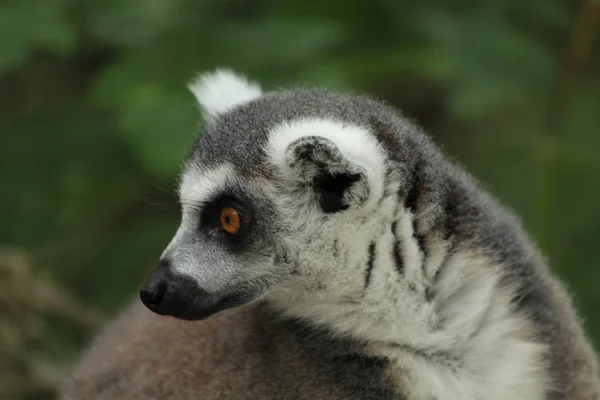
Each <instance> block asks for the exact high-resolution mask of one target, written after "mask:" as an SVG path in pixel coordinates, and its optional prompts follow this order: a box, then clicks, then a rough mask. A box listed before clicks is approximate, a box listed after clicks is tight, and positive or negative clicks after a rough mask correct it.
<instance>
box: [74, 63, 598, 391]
mask: <svg viewBox="0 0 600 400" xmlns="http://www.w3.org/2000/svg"><path fill="white" fill-rule="evenodd" d="M205 77H206V78H205V79H204V80H203V81H202V82H203V83H202V84H201V85H200V86H195V87H196V88H197V87H203V88H213V89H214V90H213V89H211V90H209V91H207V93H208V92H210V93H221V89H222V90H223V91H222V92H223V94H224V95H225V93H226V92H227V90H225V89H226V88H227V87H230V86H231V85H230V83H232V82H235V84H234V85H233V86H237V89H238V90H236V95H235V96H231V97H227V99H226V100H225V97H224V98H220V97H218V96H217V97H215V96H212V95H211V96H206V95H205V93H204V92H203V91H202V90H200V91H195V95H196V96H197V98H198V101H199V103H200V104H201V105H202V107H203V108H204V109H205V110H208V111H206V112H208V113H209V116H210V117H211V118H209V123H208V124H207V126H206V127H205V129H204V132H203V134H202V135H201V136H200V138H199V139H198V141H197V143H196V144H195V146H194V147H193V149H192V152H191V155H190V157H189V158H188V160H187V161H186V163H185V166H184V172H183V175H182V181H181V185H180V195H181V199H182V214H183V216H182V223H181V226H180V227H179V230H178V231H177V233H176V235H175V236H174V238H173V240H172V241H171V243H170V244H169V246H168V247H167V249H166V250H165V252H164V254H163V256H162V261H164V260H167V261H168V265H169V268H170V270H169V271H170V273H173V274H176V275H179V276H185V277H186V278H187V279H190V280H192V281H193V282H194V285H195V286H196V287H197V288H201V289H202V290H203V291H204V292H205V293H209V294H210V296H227V298H232V296H233V298H235V299H237V302H236V304H235V305H236V306H239V305H240V303H244V305H243V306H239V307H237V308H234V309H233V310H228V311H222V312H218V313H217V315H215V316H212V317H209V318H208V319H207V320H205V321H194V322H182V321H178V320H175V319H172V318H170V317H158V316H155V315H153V314H151V313H150V312H149V311H147V310H146V309H144V308H143V307H141V306H140V305H139V304H137V303H135V304H134V305H132V306H131V308H130V310H128V311H126V312H124V313H123V314H122V315H121V316H120V317H119V318H118V319H117V320H116V322H114V323H113V324H111V325H110V326H109V327H108V328H107V330H106V331H105V332H104V333H103V334H101V335H100V336H99V337H98V339H96V341H95V342H94V344H93V345H92V346H91V348H90V350H88V352H87V353H86V354H85V355H84V356H83V358H82V361H81V363H80V365H79V366H78V367H77V368H76V369H75V372H74V374H73V376H72V378H71V379H70V380H69V382H68V383H67V384H66V386H65V389H64V396H65V399H81V398H85V399H115V398H128V399H134V398H173V399H184V398H185V399H187V398H202V399H221V398H227V399H256V398H260V399H361V400H365V399H367V400H368V399H378V400H381V399H402V400H431V399H435V400H455V399H456V400H482V399H486V400H501V399H521V400H566V399H569V400H583V399H600V385H599V380H598V371H597V364H596V358H595V355H594V353H593V351H592V349H591V347H590V345H589V344H588V342H587V340H586V338H585V336H584V334H583V331H582V329H581V326H580V323H579V321H578V320H577V317H576V314H575V312H574V310H573V306H572V304H571V301H570V299H569V297H568V295H567V293H566V292H565V290H564V289H563V287H562V286H561V284H560V283H559V282H558V281H557V279H556V278H555V277H554V276H553V275H552V274H551V273H550V272H549V270H548V268H547V267H546V265H545V264H544V262H543V260H542V258H541V256H540V254H539V252H538V250H537V249H536V248H535V246H534V245H533V244H532V243H531V242H530V240H529V239H528V238H527V236H526V235H525V233H524V232H523V231H522V228H521V227H520V224H519V222H518V220H517V219H516V218H515V217H514V216H513V215H511V214H510V213H508V212H507V211H505V210H504V209H503V208H502V207H501V206H500V205H499V204H498V203H497V202H496V201H495V200H494V199H493V198H491V197H490V196H489V195H487V194H486V193H485V192H484V191H483V190H482V189H481V188H480V187H479V185H478V184H477V183H476V182H475V181H474V180H473V179H472V178H471V177H470V176H469V175H468V174H467V173H466V172H464V171H463V170H462V169H461V168H460V167H458V166H456V165H453V164H452V163H450V162H449V161H448V160H446V159H445V158H444V157H443V155H442V154H441V152H440V151H439V149H438V148H437V147H436V146H435V145H434V144H433V143H431V142H430V140H429V139H428V138H427V137H426V135H424V134H423V133H422V132H421V131H420V129H419V128H418V127H416V126H415V125H413V124H411V123H409V122H408V121H407V120H406V119H405V118H404V117H403V116H402V115H401V114H399V113H398V112H397V111H395V110H393V109H391V108H388V107H387V106H385V105H383V104H381V103H379V102H376V101H373V100H371V99H368V98H364V97H359V96H345V95H339V94H333V93H329V92H326V91H320V90H290V91H285V90H284V91H277V92H270V93H265V94H260V93H261V92H260V89H258V88H257V87H256V86H255V85H254V84H250V83H248V82H247V81H246V80H245V79H244V78H239V77H238V78H236V77H235V76H230V75H228V78H227V79H226V81H227V82H229V83H227V84H225V85H222V83H223V79H222V78H223V77H222V76H220V75H218V74H216V75H205ZM219 88H221V89H219ZM240 94H241V95H240ZM223 104H227V106H226V107H223ZM225 111H226V112H225ZM223 198H235V201H236V202H237V203H236V204H240V205H241V207H243V209H244V210H245V211H246V212H247V215H251V216H252V218H249V219H248V221H249V222H248V227H247V229H246V231H245V232H244V235H243V236H242V237H240V238H227V240H225V239H224V238H221V239H219V240H216V239H215V236H214V235H215V234H219V233H215V230H214V228H211V229H205V228H204V227H205V226H207V225H210V221H211V219H212V218H213V212H212V211H210V210H213V209H214V210H216V211H215V212H218V210H219V205H220V204H222V203H221V202H222V201H223V200H222V199H223ZM207 210H208V211H207ZM219 237H220V236H219ZM161 265H162V267H161ZM164 265H165V262H162V263H161V264H160V265H159V267H157V268H163V267H164ZM190 297H192V298H193V297H194V296H190ZM192 298H190V299H184V300H183V302H184V303H186V304H184V306H185V307H192V306H194V307H197V303H192V300H193V299H192ZM239 299H243V301H241V300H239ZM188 300H189V301H190V303H189V304H188V303H187V301H188ZM232 307H233V306H232Z"/></svg>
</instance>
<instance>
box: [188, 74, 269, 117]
mask: <svg viewBox="0 0 600 400" xmlns="http://www.w3.org/2000/svg"><path fill="white" fill-rule="evenodd" d="M188 88H189V89H190V91H191V92H192V93H193V94H194V96H195V97H196V100H197V101H198V104H199V105H200V107H201V108H202V111H203V113H204V118H205V119H206V120H207V121H209V122H210V121H213V120H214V119H215V118H217V117H218V116H219V115H220V114H223V113H225V112H227V111H229V110H231V109H233V108H235V107H237V106H239V105H240V104H243V103H247V102H249V101H251V100H254V99H256V98H258V97H260V96H261V95H262V90H261V88H260V86H259V85H258V84H257V83H255V82H251V81H249V80H248V79H246V77H244V76H242V75H239V74H236V73H235V72H233V71H232V70H230V69H227V68H219V69H217V70H215V71H214V72H205V73H201V74H199V75H198V76H197V77H196V78H195V79H193V80H192V81H191V82H190V84H189V85H188Z"/></svg>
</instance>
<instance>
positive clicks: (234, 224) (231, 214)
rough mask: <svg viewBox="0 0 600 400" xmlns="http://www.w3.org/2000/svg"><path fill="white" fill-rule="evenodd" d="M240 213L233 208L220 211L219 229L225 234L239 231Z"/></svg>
mask: <svg viewBox="0 0 600 400" xmlns="http://www.w3.org/2000/svg"><path fill="white" fill-rule="evenodd" d="M240 227H241V218H240V213H239V212H238V211H237V210H236V209H235V208H233V207H225V208H223V210H221V228H223V230H225V232H227V233H230V234H232V235H233V234H235V233H237V232H238V231H239V230H240Z"/></svg>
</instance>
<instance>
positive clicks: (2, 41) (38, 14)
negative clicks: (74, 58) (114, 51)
mask: <svg viewBox="0 0 600 400" xmlns="http://www.w3.org/2000/svg"><path fill="white" fill-rule="evenodd" d="M67 3H68V0H28V1H22V0H5V1H2V2H1V3H0V48H1V49H2V51H1V52H0V72H3V71H5V70H7V69H10V68H15V67H18V66H19V65H21V64H22V63H23V62H24V61H25V59H26V57H27V55H28V54H29V52H30V51H31V50H34V49H47V50H50V51H55V52H59V53H66V52H67V51H69V50H70V49H71V48H72V46H73V44H74V41H75V38H74V36H73V32H72V31H71V28H70V26H69V25H68V23H67V21H66V18H65V15H64V9H65V7H66V5H67Z"/></svg>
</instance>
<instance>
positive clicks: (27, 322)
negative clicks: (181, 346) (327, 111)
mask: <svg viewBox="0 0 600 400" xmlns="http://www.w3.org/2000/svg"><path fill="white" fill-rule="evenodd" d="M598 24H600V2H598V1H589V2H585V1H567V0H527V1H523V0H395V1H392V0H371V1H368V0H343V1H333V0H331V1H317V0H297V1H283V0H277V1H276V0H252V1H243V0H220V1H219V0H201V1H198V0H93V1H92V0H4V1H2V2H0V105H1V106H0V398H2V399H5V398H6V399H52V398H54V396H55V394H54V393H55V386H56V383H57V382H60V381H61V380H62V379H64V376H65V374H67V373H68V371H69V369H70V368H71V367H72V363H73V362H74V361H75V360H76V359H77V357H78V354H79V352H80V351H81V349H82V347H83V346H85V345H86V343H88V341H89V340H90V338H91V337H92V335H93V334H94V333H95V332H97V329H98V328H99V326H100V325H101V324H102V322H103V321H105V320H106V318H109V317H110V316H111V315H114V313H116V312H117V311H118V310H119V309H120V308H121V307H122V306H123V305H124V304H126V303H127V302H128V301H130V299H131V298H132V297H133V296H136V293H137V288H138V285H140V283H141V282H142V280H143V277H144V275H145V273H146V272H147V271H148V270H149V269H150V268H151V267H152V266H153V264H154V262H155V260H156V259H157V257H158V256H159V255H160V253H161V252H162V250H163V248H164V247H165V245H166V244H167V242H168V241H169V239H170V237H171V235H172V234H173V233H174V231H175V229H176V227H177V225H178V219H179V214H178V206H177V202H176V199H175V196H174V183H175V178H176V175H177V173H178V168H179V163H180V161H181V159H182V157H183V155H184V153H185V151H186V149H187V146H188V144H189V143H190V141H191V140H192V138H193V137H194V135H195V132H196V131H197V128H198V124H199V123H200V121H199V115H198V112H197V109H196V106H195V104H194V101H193V98H192V96H191V94H190V93H189V92H188V91H187V89H186V87H185V86H186V84H187V82H188V80H189V79H190V78H192V77H193V76H194V75H195V73H196V72H197V71H202V70H206V69H212V68H214V67H216V66H227V67H231V68H233V69H235V70H237V71H240V72H243V73H245V74H247V75H248V76H250V77H251V78H252V79H256V80H258V81H260V82H261V83H262V84H263V85H264V87H266V88H267V89H269V88H275V87H278V86H281V85H288V84H298V83H300V84H313V85H320V86H324V87H328V88H331V89H336V90H351V91H359V92H367V93H370V94H373V95H375V96H378V97H383V98H384V99H386V100H387V101H389V102H391V103H392V104H394V105H396V106H398V107H400V108H402V109H403V110H404V111H405V112H406V113H407V114H408V115H410V116H411V117H413V118H415V119H416V120H417V121H418V122H419V123H420V124H422V125H423V126H424V127H425V128H426V129H427V130H428V131H429V132H430V134H431V135H432V136H433V137H434V138H435V140H436V141H437V142H438V143H439V144H440V145H441V146H442V147H443V148H444V150H445V152H446V153H447V154H448V155H449V156H450V157H451V158H453V159H455V160H457V161H459V162H461V163H463V164H464V165H466V166H467V168H468V169H469V170H470V171H471V172H473V173H474V174H475V175H476V176H477V177H478V178H479V179H480V180H482V181H483V182H484V183H485V185H486V186H487V187H488V188H489V190H490V191H491V192H492V193H494V194H495V195H497V196H498V197H499V198H500V199H501V200H502V201H503V202H504V203H505V204H506V205H507V206H508V207H510V208H512V209H513V210H514V211H515V212H517V213H518V214H519V215H520V216H521V217H522V218H523V220H524V223H525V225H526V227H527V229H528V230H529V232H530V233H531V235H532V237H533V238H534V239H535V240H536V241H537V242H538V243H539V245H540V246H541V247H542V249H543V251H544V252H545V255H546V256H547V257H548V259H549V261H550V264H551V266H552V268H553V270H554V271H555V272H556V273H557V274H558V275H559V276H561V277H562V278H564V280H565V281H566V282H567V283H568V285H569V287H570V289H571V290H572V292H573V293H574V294H575V296H576V301H577V306H578V309H579V310H580V313H581V315H582V316H583V317H584V318H585V326H586V329H587V330H588V332H589V333H590V336H591V337H592V339H593V340H594V341H595V343H596V344H597V345H600V312H599V310H600V291H598V286H599V284H600V184H599V182H600V51H599V43H595V44H594V39H595V36H597V35H596V32H597V28H598Z"/></svg>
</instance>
